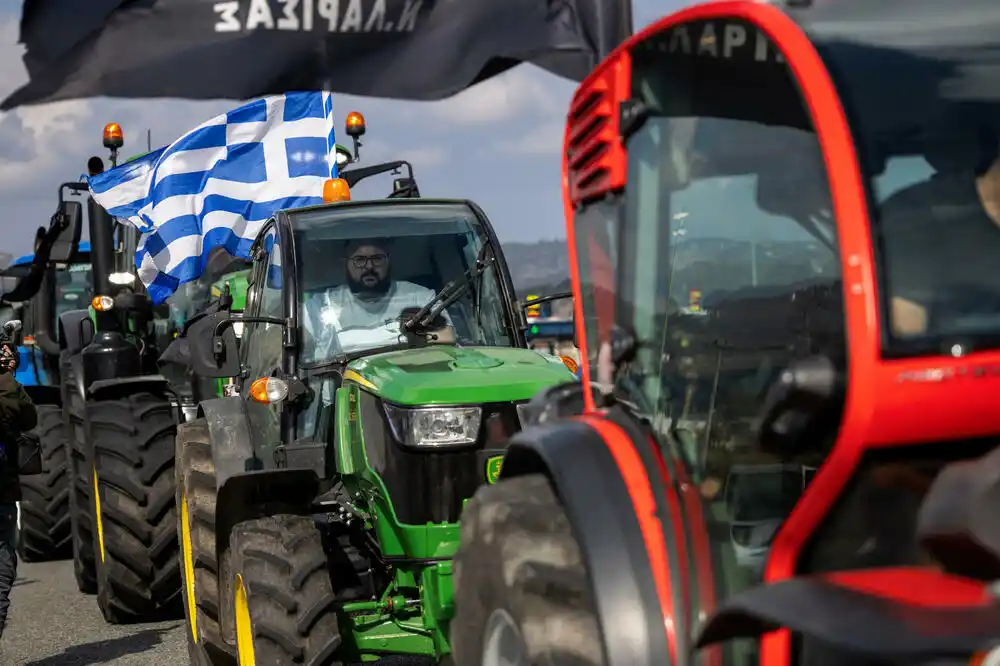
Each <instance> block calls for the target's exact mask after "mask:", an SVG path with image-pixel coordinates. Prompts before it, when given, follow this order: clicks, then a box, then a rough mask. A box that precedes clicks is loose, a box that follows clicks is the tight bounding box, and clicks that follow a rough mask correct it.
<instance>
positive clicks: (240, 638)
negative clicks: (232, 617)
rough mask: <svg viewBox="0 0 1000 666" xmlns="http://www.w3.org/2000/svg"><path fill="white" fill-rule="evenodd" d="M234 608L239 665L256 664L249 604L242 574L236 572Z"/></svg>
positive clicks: (249, 665)
mask: <svg viewBox="0 0 1000 666" xmlns="http://www.w3.org/2000/svg"><path fill="white" fill-rule="evenodd" d="M234 587H235V588H236V592H235V599H234V601H235V610H236V653H237V655H238V656H239V662H240V666H256V665H257V657H256V656H255V655H254V651H253V625H252V624H251V622H250V606H249V605H248V604H247V588H246V587H245V586H244V585H243V576H241V575H240V574H236V583H235V585H234Z"/></svg>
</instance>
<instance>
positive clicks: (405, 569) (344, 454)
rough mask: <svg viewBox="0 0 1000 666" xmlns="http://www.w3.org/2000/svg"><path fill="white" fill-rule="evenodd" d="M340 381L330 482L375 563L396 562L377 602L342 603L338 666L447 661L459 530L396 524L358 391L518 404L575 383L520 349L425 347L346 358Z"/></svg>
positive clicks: (406, 398)
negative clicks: (345, 494) (352, 501)
mask: <svg viewBox="0 0 1000 666" xmlns="http://www.w3.org/2000/svg"><path fill="white" fill-rule="evenodd" d="M344 379H345V381H344V384H343V386H342V387H341V388H340V389H338V391H337V396H336V415H337V418H336V430H337V436H336V441H337V447H336V452H335V455H336V469H337V476H338V480H340V481H342V482H343V483H344V485H345V487H346V488H347V490H348V491H349V494H350V496H351V497H354V498H356V505H355V507H354V508H355V509H356V514H355V515H357V516H360V517H363V519H364V521H365V528H366V529H367V530H369V531H370V532H371V533H372V534H373V535H374V537H375V539H376V540H377V542H378V544H379V548H380V552H381V554H382V556H383V557H385V558H389V559H396V558H398V559H397V562H401V563H397V564H394V565H393V566H392V567H390V573H391V582H390V584H389V585H388V586H387V587H386V589H385V590H384V591H383V593H382V595H381V598H380V599H379V600H377V601H366V602H355V603H346V604H345V605H344V607H343V612H342V615H341V633H342V636H343V640H344V643H343V648H342V650H343V658H344V659H347V660H350V659H360V660H364V661H368V660H373V659H375V658H377V657H378V656H379V655H380V654H381V655H383V656H384V654H385V653H386V652H391V653H400V654H424V655H431V656H437V657H441V656H444V655H447V654H449V653H450V652H451V648H450V647H449V642H448V625H449V623H450V621H451V618H452V617H453V615H454V610H455V609H454V596H453V587H452V585H453V583H452V581H453V570H452V562H451V559H450V558H451V557H452V556H454V554H455V551H456V549H457V548H458V543H459V524H458V523H438V524H434V523H428V524H424V525H407V524H404V523H402V522H401V521H400V520H399V518H398V517H397V507H396V506H395V504H394V500H393V498H392V497H391V496H390V492H389V490H388V488H387V487H386V484H385V483H384V481H383V479H382V478H381V477H380V476H379V474H378V472H376V471H375V469H374V468H373V467H372V465H371V464H370V462H369V460H368V454H367V452H366V447H365V432H364V428H363V427H362V423H361V419H360V418H359V413H358V411H359V410H358V403H359V400H360V398H361V393H362V392H367V393H370V394H372V395H374V396H377V397H378V398H380V399H382V400H387V401H389V402H392V403H395V404H397V405H407V406H422V405H427V406H429V405H470V404H483V403H494V402H521V401H524V400H528V399H530V398H531V397H532V396H533V395H535V394H536V393H537V392H538V391H540V390H542V389H544V388H547V387H549V386H553V385H555V384H560V383H565V382H569V381H574V380H575V377H574V375H573V374H572V373H571V372H570V371H569V369H568V368H567V367H566V366H565V365H563V363H562V362H561V361H559V359H558V358H555V357H552V356H548V355H544V354H540V353H538V352H535V351H533V350H529V349H512V348H497V347H452V346H434V347H427V348H423V349H409V350H403V351H394V352H388V353H382V354H377V355H374V356H369V357H366V358H362V359H358V360H355V361H353V362H352V363H350V364H349V365H348V366H347V370H346V372H345V375H344ZM498 472H499V460H498V459H497V458H493V459H490V461H489V462H488V464H487V465H486V466H485V468H484V469H483V475H484V478H483V482H484V483H486V482H490V481H492V480H495V473H498ZM491 474H494V478H493V479H490V478H489V477H490V476H491ZM462 499H463V500H465V499H468V498H462Z"/></svg>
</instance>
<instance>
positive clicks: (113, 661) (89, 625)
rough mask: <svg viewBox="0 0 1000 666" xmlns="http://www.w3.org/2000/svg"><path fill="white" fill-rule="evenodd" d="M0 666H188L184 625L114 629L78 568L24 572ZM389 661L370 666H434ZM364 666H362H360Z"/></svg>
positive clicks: (1, 644) (67, 565)
mask: <svg viewBox="0 0 1000 666" xmlns="http://www.w3.org/2000/svg"><path fill="white" fill-rule="evenodd" d="M18 574H19V576H18V579H17V582H16V583H15V587H14V595H13V598H12V600H11V609H10V618H9V620H8V622H9V624H8V626H7V629H6V630H5V631H4V635H3V639H2V640H0V666H90V665H91V664H108V665H110V666H150V665H151V664H164V665H168V664H169V666H187V663H188V656H187V646H186V645H185V641H184V633H183V626H184V624H183V621H182V620H176V621H173V622H160V623H156V624H136V625H131V626H117V627H116V626H112V625H110V624H107V623H106V622H105V621H104V618H103V617H101V611H99V610H98V609H97V600H96V599H95V598H94V597H93V596H89V595H86V594H80V593H79V592H77V591H76V581H75V580H73V563H72V562H53V563H48V564H26V563H24V562H21V563H20V565H19V566H18ZM430 663H431V662H430V661H429V660H427V659H424V658H416V657H387V658H385V659H382V660H380V661H378V662H374V663H371V664H369V665H368V666H430ZM358 666H360V665H358Z"/></svg>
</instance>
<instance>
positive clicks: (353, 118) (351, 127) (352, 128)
mask: <svg viewBox="0 0 1000 666" xmlns="http://www.w3.org/2000/svg"><path fill="white" fill-rule="evenodd" d="M344 124H345V125H346V126H347V136H349V137H352V138H357V137H359V136H362V135H363V134H364V133H365V130H367V129H368V126H367V125H366V124H365V117H364V116H363V115H361V114H360V113H358V112H357V111H351V112H350V113H348V114H347V119H346V120H345V121H344Z"/></svg>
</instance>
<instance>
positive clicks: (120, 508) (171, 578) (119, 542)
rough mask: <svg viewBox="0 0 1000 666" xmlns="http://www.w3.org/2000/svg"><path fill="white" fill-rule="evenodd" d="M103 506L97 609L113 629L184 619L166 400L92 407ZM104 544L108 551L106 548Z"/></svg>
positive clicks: (133, 398) (98, 517)
mask: <svg viewBox="0 0 1000 666" xmlns="http://www.w3.org/2000/svg"><path fill="white" fill-rule="evenodd" d="M87 422H88V427H89V435H90V438H91V439H90V441H91V442H93V447H94V465H95V469H96V471H97V489H98V494H97V498H98V501H96V502H95V506H94V516H95V522H96V523H97V532H98V543H97V549H96V550H97V604H98V606H99V607H100V609H101V613H102V614H103V615H104V619H105V620H107V621H108V622H110V623H111V624H131V623H135V622H146V621H153V620H159V619H166V618H172V617H176V618H180V617H182V601H181V575H180V568H179V564H178V545H177V512H176V510H175V504H174V437H175V435H176V433H177V424H176V421H175V419H174V410H173V408H172V407H171V405H170V401H169V399H168V398H167V397H166V396H165V395H156V394H153V393H133V394H132V395H130V396H128V397H123V398H119V399H117V400H94V401H90V402H88V403H87ZM102 543H103V548H102V547H101V546H102Z"/></svg>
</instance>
